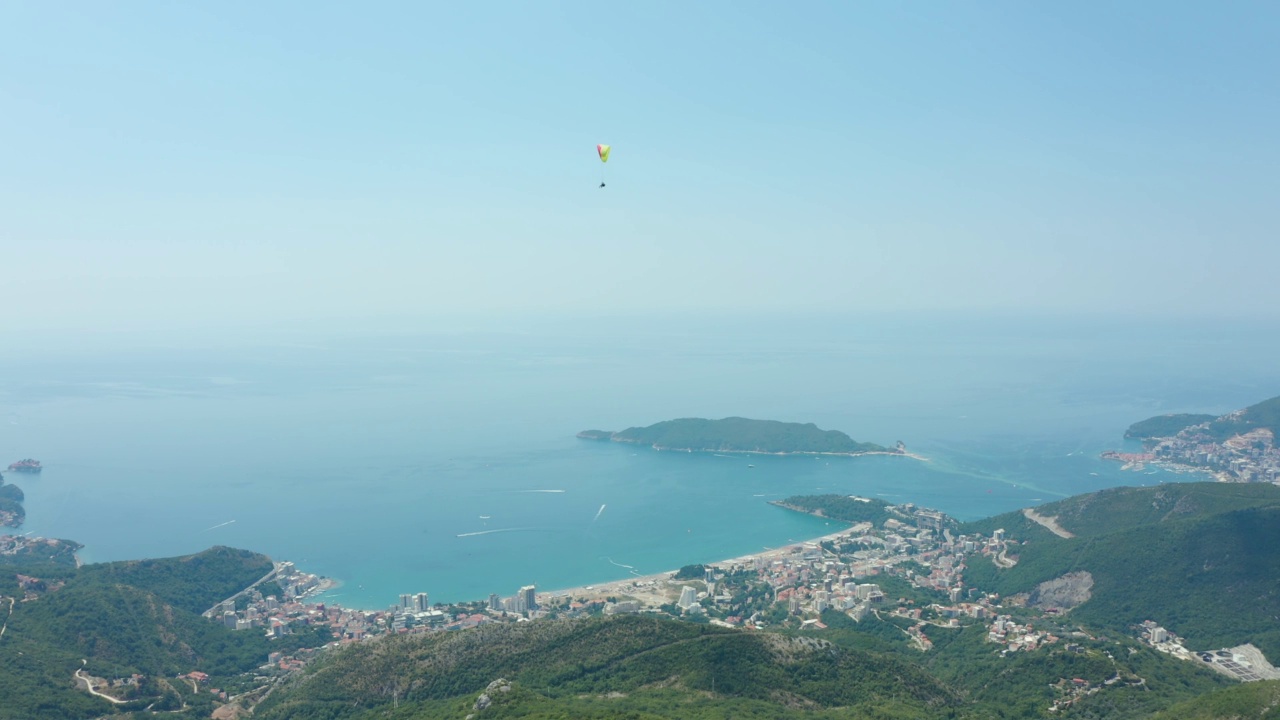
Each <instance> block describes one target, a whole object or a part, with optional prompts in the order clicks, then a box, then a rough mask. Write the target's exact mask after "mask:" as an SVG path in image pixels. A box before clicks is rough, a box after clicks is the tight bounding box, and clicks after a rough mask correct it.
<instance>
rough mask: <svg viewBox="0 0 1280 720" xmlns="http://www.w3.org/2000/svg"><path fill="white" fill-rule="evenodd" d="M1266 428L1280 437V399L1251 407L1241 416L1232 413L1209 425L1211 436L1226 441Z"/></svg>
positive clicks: (1240, 414)
mask: <svg viewBox="0 0 1280 720" xmlns="http://www.w3.org/2000/svg"><path fill="white" fill-rule="evenodd" d="M1259 428H1266V429H1268V430H1270V431H1271V432H1272V433H1275V434H1276V435H1277V436H1280V397H1273V398H1271V399H1270V400H1263V401H1262V402H1260V403H1258V404H1256V405H1250V406H1249V407H1247V408H1245V409H1244V410H1242V411H1241V412H1240V413H1239V414H1236V413H1230V414H1227V415H1223V416H1222V417H1220V418H1218V419H1217V420H1214V421H1213V422H1211V423H1209V431H1208V432H1209V435H1210V436H1211V437H1213V438H1214V439H1215V440H1226V439H1227V438H1229V437H1232V436H1234V435H1241V434H1243V433H1247V432H1249V431H1250V430H1257V429H1259Z"/></svg>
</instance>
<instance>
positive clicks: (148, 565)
mask: <svg viewBox="0 0 1280 720" xmlns="http://www.w3.org/2000/svg"><path fill="white" fill-rule="evenodd" d="M271 568H272V563H271V558H269V557H267V556H266V555H262V554H260V553H255V552H251V551H249V550H237V549H235V548H229V547H223V546H217V547H213V548H210V549H208V550H205V551H204V552H200V553H196V554H194V555H184V556H182V557H176V558H161V559H157V560H126V561H122V562H112V563H100V564H95V565H86V566H84V567H83V568H81V571H80V574H79V581H80V582H82V583H91V582H98V583H107V584H110V585H129V586H132V587H135V588H139V589H142V590H149V591H151V592H153V593H155V594H156V595H157V596H158V597H160V598H161V599H163V600H164V601H165V602H167V603H169V604H170V605H173V606H174V607H178V608H182V609H183V610H187V611H189V612H193V613H197V614H198V613H202V612H204V611H205V610H208V609H209V607H210V606H211V605H213V604H214V603H216V602H218V601H219V600H222V599H224V598H227V597H229V596H231V595H234V594H235V593H237V592H239V591H241V590H243V589H244V588H245V587H247V586H248V585H249V584H250V583H252V582H254V581H255V580H257V579H258V578H260V577H262V576H263V575H266V574H267V573H269V572H271Z"/></svg>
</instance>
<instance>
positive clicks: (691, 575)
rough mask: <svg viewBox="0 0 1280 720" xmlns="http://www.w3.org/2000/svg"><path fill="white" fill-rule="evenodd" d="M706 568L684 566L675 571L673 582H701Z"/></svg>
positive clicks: (701, 566)
mask: <svg viewBox="0 0 1280 720" xmlns="http://www.w3.org/2000/svg"><path fill="white" fill-rule="evenodd" d="M706 572H707V567H706V566H705V565H685V566H684V567H682V568H680V569H679V570H678V571H676V574H675V576H674V577H673V579H674V580H701V579H702V577H703V575H704V574H706Z"/></svg>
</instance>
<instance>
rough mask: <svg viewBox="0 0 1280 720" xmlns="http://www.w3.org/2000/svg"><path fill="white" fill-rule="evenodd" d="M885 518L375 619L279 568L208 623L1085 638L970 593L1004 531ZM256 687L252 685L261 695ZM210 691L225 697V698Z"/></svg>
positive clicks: (890, 510)
mask: <svg viewBox="0 0 1280 720" xmlns="http://www.w3.org/2000/svg"><path fill="white" fill-rule="evenodd" d="M852 499H853V500H855V501H863V502H867V503H870V502H871V501H870V500H867V499H865V498H856V497H855V498H852ZM885 511H886V514H887V515H888V517H885V518H884V519H883V520H882V521H881V522H879V523H878V524H877V523H873V522H860V523H856V524H853V525H851V526H846V527H844V528H843V529H841V530H840V531H838V532H835V533H832V534H829V535H826V536H824V537H821V538H817V539H815V540H812V541H809V542H802V543H797V544H793V545H788V546H785V547H780V548H773V549H766V550H764V551H763V552H761V553H758V554H753V555H749V556H743V557H739V558H733V559H730V560H725V561H722V562H717V563H709V564H703V565H692V566H687V567H685V568H681V569H680V570H678V571H670V572H666V573H660V574H657V575H650V576H645V577H637V578H630V579H627V580H622V581H616V582H609V583H603V584H600V585H594V586H586V587H580V588H572V589H565V590H557V591H549V592H548V591H541V590H539V589H538V588H537V587H536V586H534V585H526V586H523V587H520V588H519V589H517V590H516V591H515V592H514V593H513V594H511V595H509V596H500V595H498V594H492V595H490V596H489V597H488V598H487V599H486V600H482V601H476V602H468V603H452V604H441V603H436V604H432V603H431V602H430V596H429V595H428V593H426V592H413V593H403V594H401V595H400V596H399V597H398V599H397V601H396V602H395V603H394V604H392V605H390V606H389V607H387V608H386V609H384V610H360V609H353V608H344V607H342V606H341V605H339V604H337V603H333V602H325V601H324V600H323V598H321V597H318V596H320V595H322V594H323V593H324V592H325V591H326V590H328V589H329V588H330V587H331V582H330V581H329V580H327V579H325V578H321V577H318V576H316V575H313V574H310V573H306V572H302V571H300V570H298V569H297V568H296V567H295V566H294V565H293V564H292V563H288V562H284V563H276V564H275V566H274V568H273V570H272V572H271V573H269V574H268V575H267V576H265V577H263V578H262V579H260V580H259V581H258V582H257V583H254V585H253V586H251V587H249V588H246V589H245V590H243V591H241V592H240V593H237V594H236V595H235V596H233V597H231V598H227V599H226V600H224V601H222V602H220V603H218V604H217V605H215V606H214V607H212V608H210V609H209V610H208V611H207V612H206V613H205V616H206V617H207V618H209V619H210V620H211V621H214V622H219V623H221V624H223V625H224V626H226V627H227V628H230V629H234V630H238V631H253V632H262V633H265V634H267V635H268V636H269V637H272V638H277V639H283V638H286V637H287V636H289V635H292V634H297V633H313V632H316V631H321V632H322V633H324V634H326V635H327V637H330V638H331V640H330V641H329V643H328V644H329V645H331V646H337V645H342V644H347V643H357V642H363V641H368V640H371V639H373V638H376V637H379V636H385V635H389V634H416V633H433V632H448V631H457V630H465V629H468V628H473V627H477V626H480V625H485V624H490V623H520V622H537V621H543V620H549V619H556V618H573V617H582V616H587V615H595V614H601V615H618V614H631V613H654V614H664V615H670V616H675V617H680V618H684V619H686V620H688V621H691V622H703V623H710V624H714V625H720V626H723V627H734V628H743V629H747V630H763V629H766V628H775V629H776V628H783V627H789V628H792V629H795V630H799V631H805V632H814V633H821V632H823V631H825V630H827V629H828V627H829V626H828V623H829V622H830V621H831V619H832V618H833V617H843V618H847V619H848V621H849V622H854V623H861V622H865V621H868V619H869V618H873V619H874V620H875V621H879V622H887V623H889V624H890V625H891V626H893V627H896V628H897V632H900V633H901V639H902V641H903V642H906V643H908V644H910V645H911V646H913V647H915V648H916V649H917V650H919V651H921V652H929V651H930V650H931V649H932V646H933V638H935V637H936V636H937V634H938V633H946V632H955V631H957V630H958V629H959V628H962V627H966V626H971V625H974V624H980V625H982V626H983V627H984V628H985V630H986V633H985V635H986V639H987V642H988V643H990V644H991V645H992V651H993V652H995V653H997V654H1000V655H1007V654H1009V653H1023V652H1035V651H1036V650H1038V649H1041V648H1044V647H1047V646H1050V645H1054V644H1057V643H1063V644H1065V645H1066V646H1067V647H1068V648H1074V649H1078V646H1077V645H1076V643H1077V642H1079V640H1080V636H1082V635H1083V634H1082V633H1080V632H1078V631H1076V632H1074V633H1072V632H1064V631H1061V630H1059V629H1058V628H1057V627H1055V624H1054V623H1053V622H1051V621H1049V622H1046V619H1047V618H1051V615H1052V613H1053V612H1056V609H1050V610H1049V615H1045V614H1043V613H1034V612H1031V611H1030V610H1029V609H1028V608H1026V607H1025V603H1024V602H1023V599H1019V598H1004V599H1002V598H1001V597H999V596H998V595H995V594H991V593H984V592H981V591H979V590H977V589H975V588H970V587H966V585H965V583H964V571H965V568H966V567H967V565H968V564H969V563H973V562H986V563H998V564H1002V565H1004V566H1006V567H1007V566H1011V565H1012V564H1014V563H1016V562H1017V559H1016V553H1017V547H1018V543H1017V542H1016V541H1014V540H1012V539H1010V538H1008V537H1006V534H1005V532H1004V531H1003V530H996V531H995V532H994V533H992V534H991V535H989V536H979V535H973V534H955V533H953V531H952V530H953V528H954V527H955V526H956V523H955V522H954V521H953V520H951V518H949V517H947V516H946V515H944V514H942V513H939V512H936V511H933V510H929V509H927V508H921V507H917V506H915V505H913V504H910V503H907V504H903V505H897V506H887V507H885ZM833 613H835V614H836V615H833ZM318 652H321V650H319V649H316V648H307V649H300V650H294V651H285V650H282V651H279V652H272V653H271V654H270V655H269V656H268V657H267V658H266V661H267V662H266V663H265V664H264V666H263V667H262V668H260V673H261V675H260V676H259V680H261V681H262V682H264V683H268V684H269V683H270V682H273V680H271V679H272V678H274V679H275V680H278V679H280V678H283V677H286V676H288V675H289V674H290V673H292V672H294V671H297V670H300V669H302V668H304V667H306V666H307V664H308V663H309V662H311V660H312V659H314V658H315V657H316V656H317V653H318ZM188 679H190V680H191V681H192V682H199V681H207V679H208V678H207V677H205V678H199V677H191V678H188ZM1071 680H1072V679H1066V684H1065V685H1064V693H1063V699H1062V700H1060V702H1070V700H1071V698H1076V697H1083V696H1085V695H1087V694H1088V693H1089V691H1090V690H1091V689H1092V690H1093V691H1094V692H1096V691H1097V688H1096V687H1092V686H1081V685H1079V684H1077V683H1072V682H1071ZM1136 681H1137V680H1135V679H1133V678H1128V679H1126V682H1136ZM265 687H267V685H264V686H263V687H260V688H258V691H259V694H260V693H261V691H262V690H263V688H265ZM214 692H215V694H216V695H218V697H219V699H220V700H222V701H227V700H228V696H227V695H226V692H227V691H226V690H221V689H214ZM231 699H232V700H234V699H235V696H234V695H233V696H231ZM250 704H251V703H250Z"/></svg>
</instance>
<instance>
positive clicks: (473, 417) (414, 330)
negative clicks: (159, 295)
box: [0, 314, 1280, 609]
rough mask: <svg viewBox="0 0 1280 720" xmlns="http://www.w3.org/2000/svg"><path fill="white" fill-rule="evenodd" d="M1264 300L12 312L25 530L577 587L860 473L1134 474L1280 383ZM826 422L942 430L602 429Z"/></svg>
mask: <svg viewBox="0 0 1280 720" xmlns="http://www.w3.org/2000/svg"><path fill="white" fill-rule="evenodd" d="M1278 329H1280V328H1278V327H1277V326H1276V325H1275V324H1274V323H1272V324H1270V325H1268V324H1266V323H1265V322H1262V321H1251V320H1247V319H1227V320H1213V319H1201V320H1191V321H1188V320H1176V321H1175V320H1160V319H1150V318H1146V319H1130V318H1126V317H1123V316H1116V317H1070V316H1054V317H1034V318H1032V317H1015V316H1009V315H1004V316H970V315H960V314H956V315H949V316H894V317H884V316H875V317H870V316H853V315H830V314H828V315H815V314H808V315H793V316H729V315H720V316H706V317H644V316H629V317H587V316H575V317H559V318H520V319H505V320H504V319H500V320H499V321H496V322H489V324H487V325H484V324H481V323H477V324H476V325H475V326H468V325H466V324H460V325H457V324H455V326H450V327H448V328H444V329H441V328H436V327H430V326H427V325H424V326H421V327H420V326H417V325H415V324H414V323H413V322H408V321H397V322H394V323H389V324H383V325H378V324H376V323H368V324H364V325H361V326H360V327H349V328H347V329H344V330H338V329H332V328H327V327H324V326H316V325H312V326H306V327H300V326H299V327H295V326H280V327H272V328H260V329H257V330H255V331H254V332H245V333H239V334H237V333H236V332H233V331H226V330H223V331H220V333H213V332H210V333H209V334H208V335H207V336H206V335H204V334H201V333H198V332H197V333H191V332H188V333H186V334H184V335H182V336H181V337H179V336H178V335H176V334H175V335H173V336H169V335H164V334H155V333H151V334H145V333H142V334H134V335H128V334H125V335H111V334H100V335H94V336H92V337H77V336H69V335H68V336H58V335H57V334H56V333H51V334H50V335H49V336H48V337H47V338H43V339H42V338H41V337H34V338H25V339H24V342H22V343H15V341H14V339H12V338H11V339H10V341H9V342H8V343H6V345H7V350H6V352H5V353H4V355H3V356H2V357H0V460H3V462H0V467H3V466H4V465H7V464H8V463H9V462H12V461H14V460H18V459H21V458H27V457H32V458H36V459H38V460H40V461H42V462H43V464H44V467H45V470H44V472H43V473H41V474H40V475H23V474H19V473H6V474H5V478H6V482H12V483H14V484H17V485H19V486H21V487H22V489H23V490H24V491H25V493H26V502H25V507H26V511H27V519H26V522H25V524H24V526H23V527H22V528H20V529H19V531H18V532H28V533H32V534H33V535H37V536H46V537H61V538H69V539H73V540H76V541H78V542H80V543H83V544H84V549H83V550H82V551H81V552H80V556H81V558H82V559H83V560H84V561H85V562H102V561H113V560H125V559H136V558H149V557H165V556H174V555H181V554H186V553H193V552H197V551H200V550H203V549H205V548H208V547H211V546H215V545H228V546H234V547H239V548H248V549H252V550H256V551H260V552H263V553H266V554H268V555H270V556H271V557H272V558H274V559H276V560H289V561H293V562H294V563H296V564H297V565H298V566H299V568H300V569H302V570H304V571H307V572H313V573H317V574H320V575H324V576H326V577H330V578H333V579H335V580H337V581H339V583H340V585H339V586H338V587H336V588H335V589H333V590H332V591H330V592H329V593H328V594H327V595H326V596H324V597H325V599H326V600H328V601H330V602H335V603H339V604H342V605H344V606H347V607H357V608H367V609H376V608H383V607H386V606H388V605H391V604H394V603H395V602H396V600H397V598H398V595H399V594H400V593H416V592H427V593H429V595H430V597H431V599H432V601H433V602H453V601H463V600H482V599H485V598H487V597H488V596H489V594H490V593H497V594H499V595H503V596H506V595H511V594H513V593H514V592H515V591H516V590H517V589H518V588H519V587H520V586H523V585H527V584H536V585H537V586H538V587H539V589H540V590H554V589H557V588H568V587H576V586H583V585H590V584H594V583H602V582H607V581H613V580H619V579H624V578H627V577H631V576H636V575H644V574H650V573H655V572H661V571H665V570H672V569H676V568H679V567H681V566H683V565H687V564H692V563H699V562H708V561H715V560H720V559H724V558H729V557H737V556H742V555H749V554H751V553H754V552H760V551H761V550H763V549H767V548H773V547H777V546H780V545H783V544H787V543H791V542H796V541H800V540H804V539H808V538H813V537H816V536H819V535H823V534H826V533H829V532H833V531H835V530H836V529H838V527H833V526H832V525H831V524H830V523H829V522H828V521H825V520H822V519H819V518H815V517H811V516H807V515H803V514H799V513H794V512H790V511H787V510H784V509H781V508H778V507H776V506H773V505H770V504H769V503H768V501H769V500H776V499H781V498H785V497H788V496H791V495H796V494H814V493H841V494H854V495H860V496H866V497H876V498H882V499H884V500H887V501H890V502H895V503H897V502H914V503H916V504H918V505H922V506H926V507H932V508H936V509H938V510H942V511H944V512H946V513H948V514H950V515H952V516H954V517H956V518H958V519H961V520H968V519H976V518H981V517H985V516H989V515H992V514H997V513H1002V512H1007V511H1011V510H1015V509H1018V508H1023V507H1028V506H1035V505H1038V504H1041V503H1046V502H1051V501H1053V500H1056V499H1060V498H1063V497H1067V496H1070V495H1074V494H1078V493H1085V492H1090V491H1094V490H1099V489H1102V488H1107V487H1113V486H1119V485H1152V484H1157V483H1163V482H1179V481H1185V480H1190V479H1200V478H1198V477H1197V476H1195V475H1187V474H1178V473H1172V472H1167V471H1164V470H1160V469H1158V468H1154V467H1147V468H1144V469H1143V470H1141V471H1137V472H1134V471H1122V470H1121V466H1120V465H1119V464H1118V463H1115V462H1109V461H1104V460H1102V459H1100V458H1099V453H1101V452H1102V451H1104V450H1107V449H1124V448H1128V449H1136V448H1137V447H1138V446H1137V445H1136V444H1134V443H1132V442H1127V441H1125V440H1124V438H1123V433H1124V430H1125V428H1126V427H1127V426H1128V425H1129V424H1130V423H1133V422H1135V421H1138V420H1142V419H1144V418H1147V417H1149V416H1152V415H1155V414H1160V413H1168V412H1212V413H1222V412H1227V411H1230V410H1234V409H1237V408H1240V407H1244V406H1246V405H1249V404H1252V403H1254V402H1258V401H1260V400H1263V399H1266V398H1269V397H1273V396H1275V395H1280V363H1276V362H1274V358H1275V357H1277V351H1278V350H1280V332H1277V330H1278ZM728 416H742V417H750V418H763V419H776V420H784V421H793V422H813V423H816V424H817V425H818V426H819V427H821V428H823V429H836V430H841V431H844V432H846V433H848V434H849V435H851V436H852V437H854V438H855V439H857V440H860V441H871V442H877V443H880V444H882V445H892V444H893V443H895V442H897V441H899V440H901V441H902V442H904V443H905V444H906V447H907V448H908V450H910V451H912V452H913V453H916V454H919V455H921V456H923V457H924V458H925V459H923V460H916V459H911V458H905V457H889V456H865V457H855V458H848V457H827V456H819V457H811V456H786V457H779V456H763V455H731V454H714V453H683V452H661V451H655V450H653V449H650V448H646V447H638V446H633V445H623V444H618V443H608V442H593V441H584V440H579V439H577V438H576V437H575V435H576V433H577V432H579V431H581V430H585V429H604V430H620V429H623V428H626V427H630V426H642V425H648V424H651V423H654V422H657V421H660V420H666V419H672V418H682V417H708V418H720V417H728Z"/></svg>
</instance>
